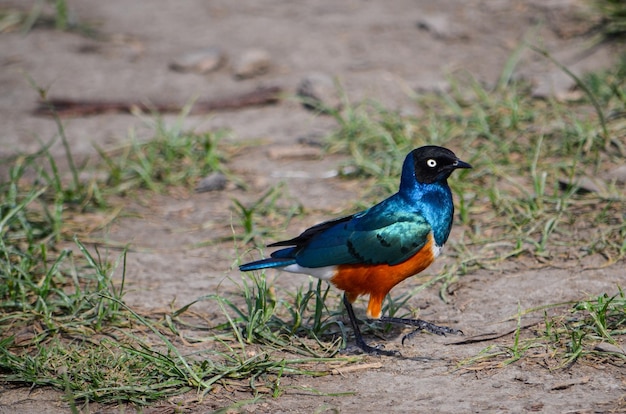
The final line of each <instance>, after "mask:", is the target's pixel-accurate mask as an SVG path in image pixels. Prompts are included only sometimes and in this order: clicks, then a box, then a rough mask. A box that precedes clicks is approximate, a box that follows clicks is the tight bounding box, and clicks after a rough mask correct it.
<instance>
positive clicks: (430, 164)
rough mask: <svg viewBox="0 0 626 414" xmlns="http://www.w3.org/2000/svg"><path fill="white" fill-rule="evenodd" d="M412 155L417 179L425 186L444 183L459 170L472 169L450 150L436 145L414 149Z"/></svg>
mask: <svg viewBox="0 0 626 414" xmlns="http://www.w3.org/2000/svg"><path fill="white" fill-rule="evenodd" d="M411 155H412V156H413V166H414V170H415V179H416V180H417V181H418V182H420V183H424V184H430V183H434V182H437V181H444V180H446V179H447V178H448V177H449V176H450V174H452V172H453V171H454V170H456V169H457V168H472V166H471V165H469V164H468V163H466V162H463V161H461V160H460V159H459V158H458V157H457V156H456V155H454V153H453V152H452V151H450V150H449V149H447V148H443V147H437V146H435V145H427V146H424V147H420V148H417V149H414V150H413V151H412V152H411Z"/></svg>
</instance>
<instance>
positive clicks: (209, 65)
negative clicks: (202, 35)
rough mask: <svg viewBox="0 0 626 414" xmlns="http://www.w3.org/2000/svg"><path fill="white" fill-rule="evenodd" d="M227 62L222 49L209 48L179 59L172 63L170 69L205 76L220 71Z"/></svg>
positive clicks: (186, 54)
mask: <svg viewBox="0 0 626 414" xmlns="http://www.w3.org/2000/svg"><path fill="white" fill-rule="evenodd" d="M225 61H226V55H225V54H224V53H223V52H222V51H221V50H220V49H218V48H216V47H208V48H206V49H201V50H198V51H195V52H189V53H185V54H184V55H181V56H179V57H177V58H176V59H174V61H173V62H172V63H170V69H172V70H175V71H177V72H195V73H200V74H205V73H209V72H212V71H214V70H217V69H219V68H220V67H221V66H222V65H223V64H224V62H225Z"/></svg>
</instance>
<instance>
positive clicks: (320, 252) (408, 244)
mask: <svg viewBox="0 0 626 414" xmlns="http://www.w3.org/2000/svg"><path fill="white" fill-rule="evenodd" d="M430 232H431V226H430V225H429V224H428V222H427V221H426V219H425V218H424V217H423V216H422V215H420V214H418V213H415V212H406V211H403V210H401V209H395V210H394V209H390V208H374V209H370V210H366V211H365V212H363V213H359V214H356V215H354V216H352V217H351V218H350V220H341V221H338V222H337V223H335V224H334V225H332V226H326V227H325V228H323V229H322V231H319V232H317V233H316V234H313V235H311V237H310V239H309V240H307V241H306V243H304V244H303V245H301V246H300V248H296V254H295V258H296V261H297V263H298V264H299V265H301V266H304V267H322V266H331V265H340V264H358V263H364V264H381V263H387V264H390V265H393V264H398V263H401V262H403V261H405V260H407V259H408V258H410V257H411V256H413V255H414V254H415V253H417V252H418V251H419V250H420V249H421V248H422V247H424V245H425V244H426V243H427V241H428V234H429V233H430Z"/></svg>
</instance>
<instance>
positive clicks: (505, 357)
mask: <svg viewBox="0 0 626 414" xmlns="http://www.w3.org/2000/svg"><path fill="white" fill-rule="evenodd" d="M548 310H551V311H552V312H551V315H548ZM539 312H542V313H543V315H544V317H543V322H541V323H538V324H532V325H530V326H526V327H522V325H521V317H522V315H524V316H525V317H527V316H529V315H532V314H533V313H539ZM625 334H626V297H625V296H624V292H623V290H622V289H621V288H618V293H617V294H615V295H613V296H608V295H606V294H602V295H600V296H597V297H595V298H589V299H585V300H581V301H579V302H576V303H571V304H569V307H568V308H564V307H563V304H554V305H547V306H543V307H541V308H540V309H529V310H525V311H524V312H522V311H520V314H519V315H518V326H517V329H516V330H515V331H514V332H513V345H489V346H488V347H486V348H484V349H483V350H482V351H481V352H480V353H479V354H478V355H476V356H474V357H471V358H468V359H466V360H463V361H461V362H459V364H458V367H459V368H462V369H468V370H480V369H488V368H496V367H502V366H506V365H508V364H510V363H513V362H515V361H517V360H519V359H521V358H525V359H526V360H529V361H536V362H537V363H539V364H541V365H545V364H547V365H548V368H551V369H558V368H563V367H568V366H570V365H571V364H573V363H574V362H576V361H578V360H581V359H582V360H586V361H587V362H597V363H609V364H613V365H617V366H624V365H626V351H625V350H624V348H622V347H621V346H620V345H619V342H618V340H617V339H616V338H617V337H619V336H623V335H625Z"/></svg>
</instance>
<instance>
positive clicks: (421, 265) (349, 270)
mask: <svg viewBox="0 0 626 414" xmlns="http://www.w3.org/2000/svg"><path fill="white" fill-rule="evenodd" d="M433 248H434V240H433V237H432V234H430V235H429V236H428V242H427V243H426V244H425V245H424V247H422V248H421V249H420V251H418V252H417V253H416V254H415V255H413V257H411V258H409V259H407V260H405V261H404V262H402V263H398V264H396V265H388V264H378V265H367V264H356V265H353V264H351V265H340V266H337V270H336V273H335V275H334V276H333V277H332V278H331V279H330V281H331V282H332V284H333V285H335V286H336V287H337V288H339V289H341V290H343V291H345V292H346V294H347V296H348V300H349V301H350V302H353V301H354V300H356V298H357V297H359V296H361V295H367V294H369V295H370V299H369V303H368V305H367V316H368V317H369V318H374V319H378V318H380V316H381V310H382V303H383V300H384V299H385V296H386V295H387V293H389V291H390V290H391V289H392V288H393V287H394V286H395V285H397V284H398V283H400V282H402V281H403V280H404V279H406V278H408V277H411V276H413V275H416V274H418V273H419V272H421V271H422V270H424V269H426V268H427V267H428V266H430V264H431V263H432V262H433V261H434V260H435V254H434V249H433Z"/></svg>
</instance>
